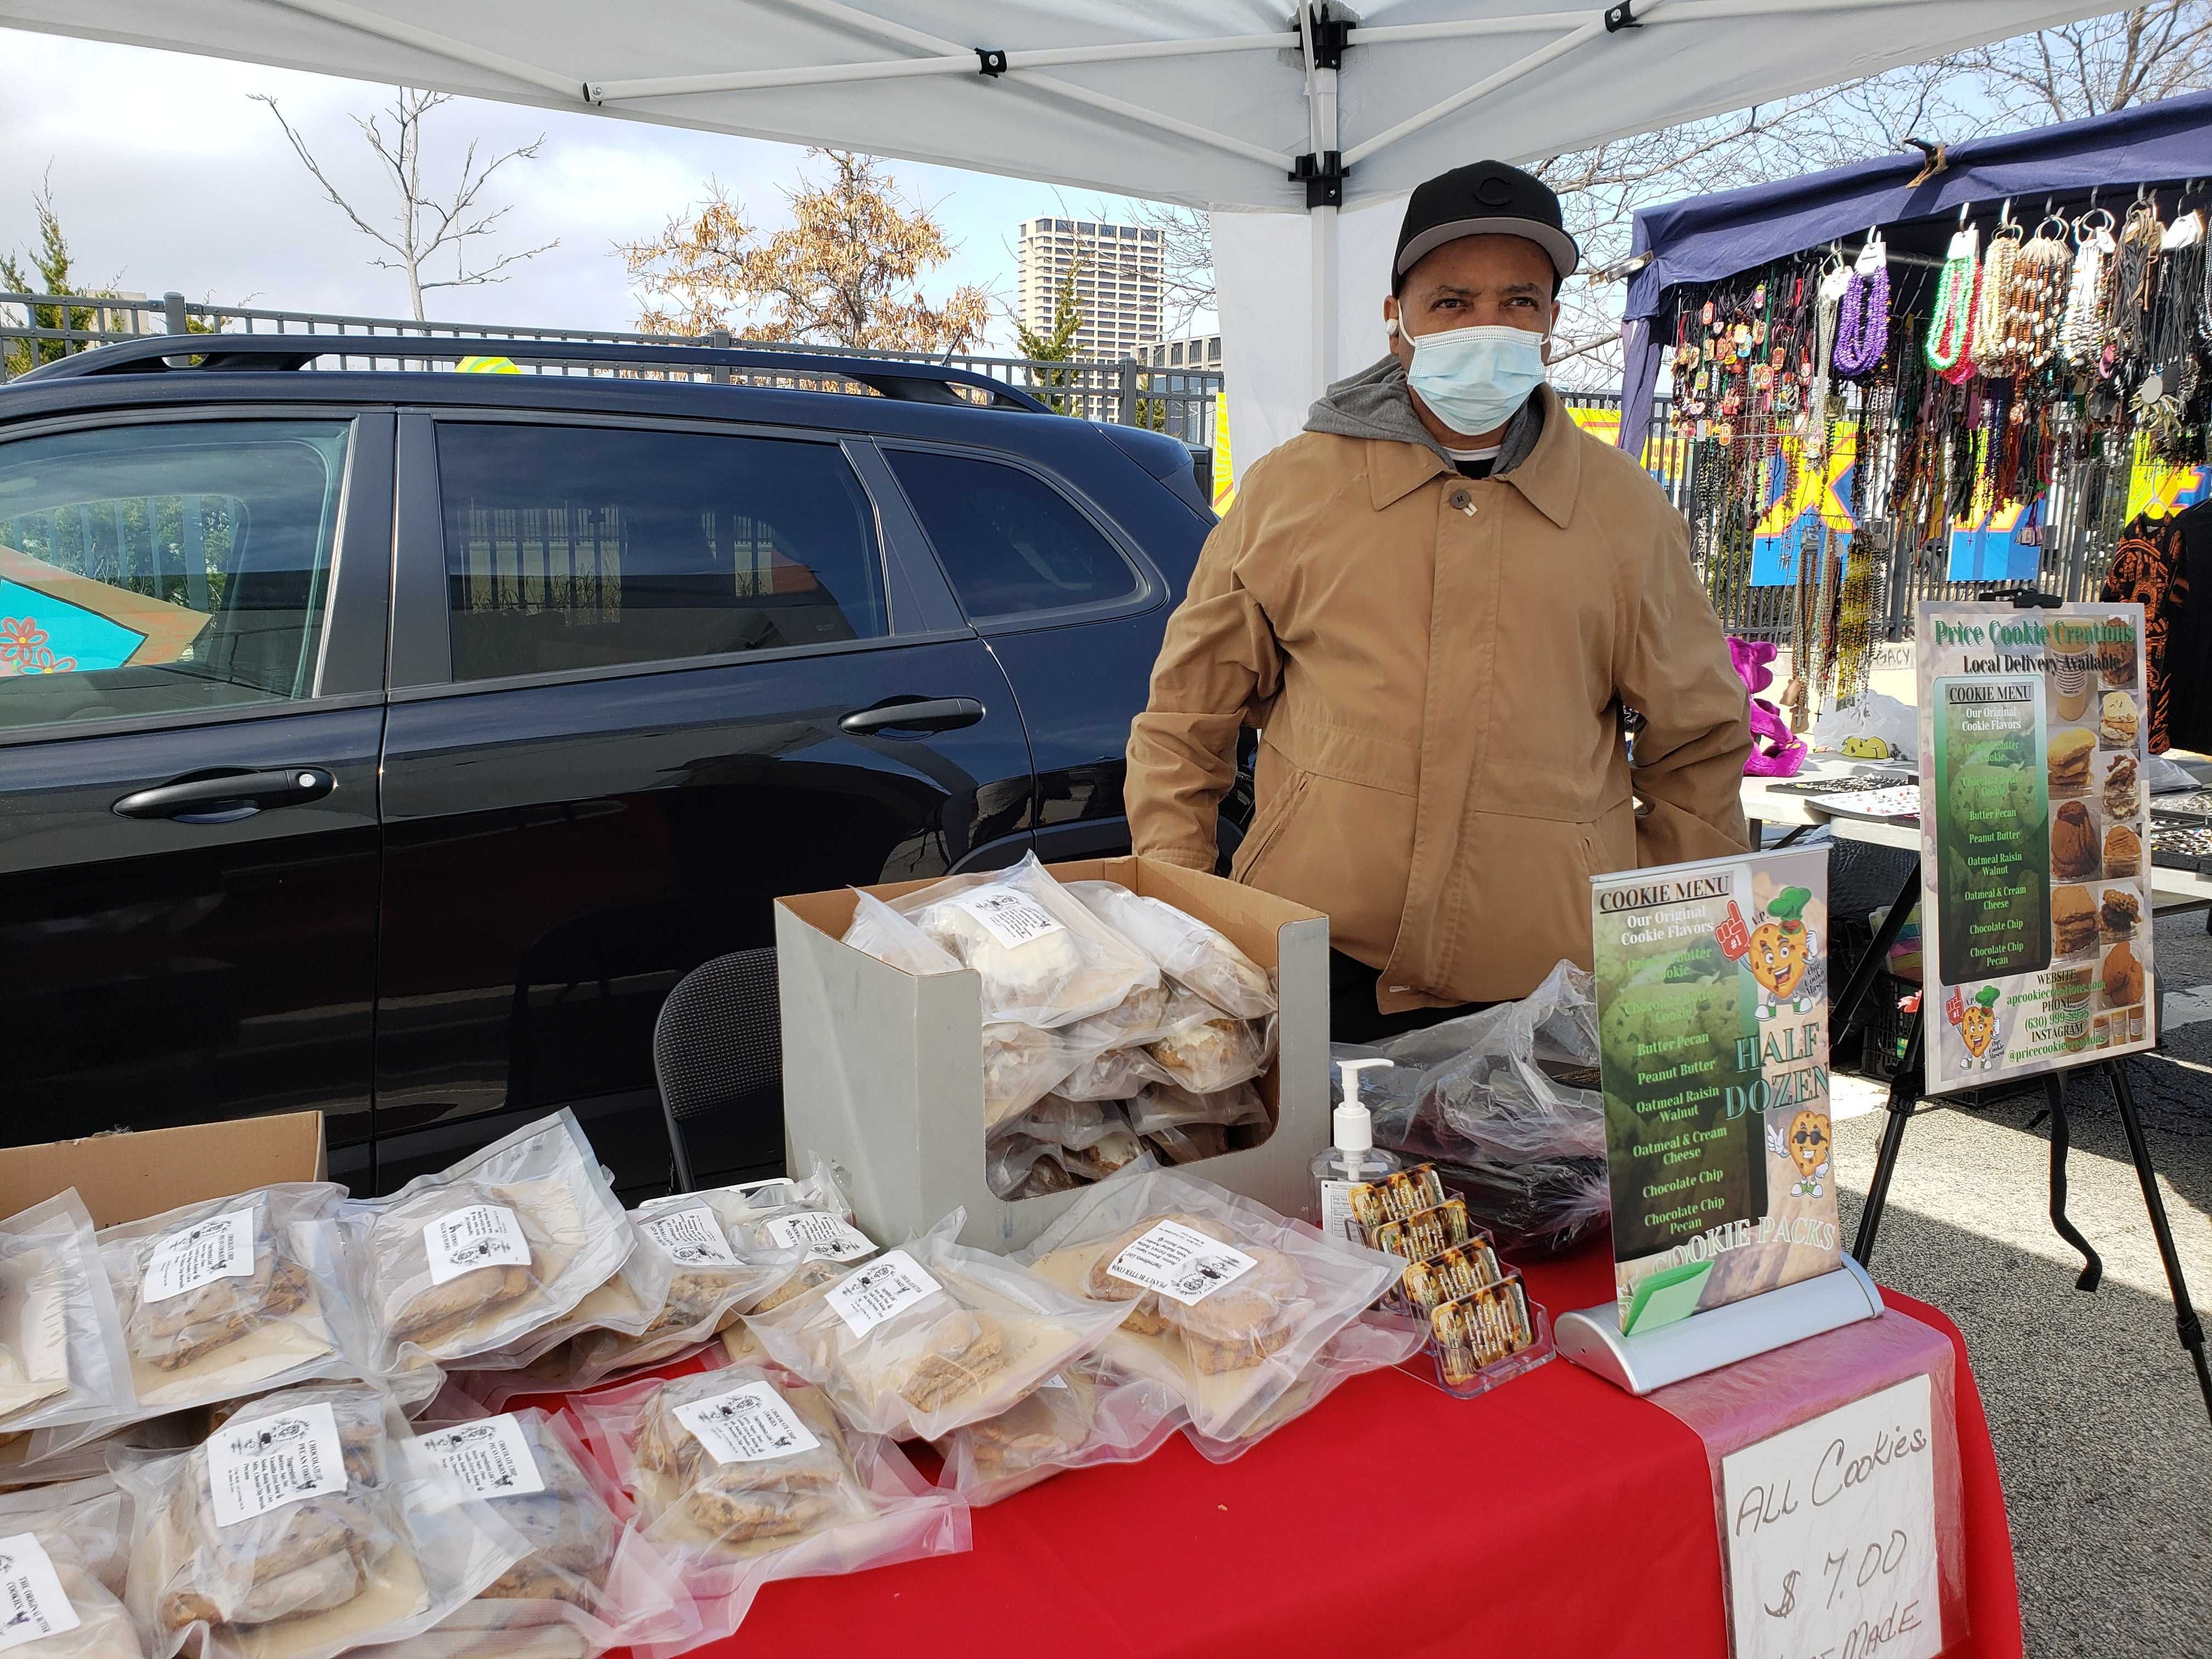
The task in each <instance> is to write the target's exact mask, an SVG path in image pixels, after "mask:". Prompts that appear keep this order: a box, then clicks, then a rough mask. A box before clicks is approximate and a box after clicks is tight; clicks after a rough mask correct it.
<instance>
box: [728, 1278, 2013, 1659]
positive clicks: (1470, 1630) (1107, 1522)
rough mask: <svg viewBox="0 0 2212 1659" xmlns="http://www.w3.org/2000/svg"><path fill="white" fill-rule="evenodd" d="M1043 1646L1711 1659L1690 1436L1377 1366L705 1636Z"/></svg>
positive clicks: (1411, 1657) (1986, 1538)
mask: <svg viewBox="0 0 2212 1659" xmlns="http://www.w3.org/2000/svg"><path fill="white" fill-rule="evenodd" d="M1526 1277H1527V1279H1528V1287H1529V1290H1530V1291H1531V1293H1532V1294H1534V1296H1535V1297H1537V1298H1538V1299H1539V1300H1541V1301H1542V1302H1543V1303H1544V1304H1546V1305H1547V1306H1548V1307H1549V1308H1551V1309H1552V1310H1553V1312H1554V1313H1557V1312H1559V1311H1562V1310H1565V1309H1569V1308H1578V1307H1588V1306H1589V1305H1591V1304H1594V1303H1596V1302H1600V1301H1602V1300H1604V1299H1605V1297H1607V1296H1608V1295H1609V1294H1610V1293H1611V1289H1612V1273H1611V1264H1610V1262H1609V1261H1608V1260H1607V1256H1606V1254H1605V1252H1604V1251H1603V1250H1602V1249H1585V1250H1583V1251H1582V1252H1580V1253H1579V1254H1578V1255H1574V1256H1571V1257H1569V1258H1567V1259H1566V1260H1565V1261H1559V1262H1553V1263H1549V1264H1540V1265H1537V1266H1534V1267H1529V1268H1528V1270H1527V1273H1526ZM1884 1294H1885V1296H1886V1297H1887V1299H1888V1303H1889V1305H1890V1306H1891V1307H1892V1308H1893V1309H1896V1310H1899V1311H1900V1312H1902V1313H1905V1314H1909V1315H1911V1316H1912V1317H1913V1318H1915V1319H1917V1320H1920V1321H1922V1322H1923V1323H1925V1324H1928V1325H1930V1326H1933V1327H1934V1328H1936V1329H1938V1330H1940V1331H1942V1332H1943V1333H1944V1334H1946V1335H1948V1337H1949V1338H1950V1339H1951V1341H1952V1344H1953V1346H1954V1348H1955V1349H1956V1350H1957V1353H1958V1362H1959V1365H1958V1416H1959V1458H1960V1466H1961V1474H1962V1476H1963V1480H1964V1488H1965V1520H1966V1593H1967V1602H1968V1607H1969V1609H1970V1614H1971V1618H1972V1632H1971V1633H1970V1634H1968V1635H1967V1636H1966V1637H1965V1638H1963V1639H1956V1640H1954V1642H1953V1644H1952V1645H1951V1646H1950V1647H1949V1648H1948V1649H1947V1650H1945V1651H1946V1654H1947V1656H1966V1655H1974V1656H1982V1659H2019V1656H2020V1654H2021V1628H2020V1599H2019V1593H2018V1589H2017V1587H2016V1585H2015V1582H2014V1578H2013V1564H2012V1543H2011V1539H2010V1536H2009V1534H2008V1531H2007V1528H2006V1525H2005V1512H2004V1498H2003V1495H2002V1492H2001V1491H2000V1490H1999V1488H1998V1486H1997V1469H1996V1455H1995V1454H1994V1453H1993V1452H1992V1450H1991V1449H1990V1435H1989V1425H1988V1424H1987V1422H1986V1421H1985V1420H1984V1418H1983V1415H1982V1402H1981V1396H1980V1395H1979V1393H1978V1391H1977V1390H1976V1389H1975V1387H1974V1383H1973V1378H1972V1373H1971V1372H1969V1370H1967V1367H1966V1346H1965V1344H1964V1342H1963V1341H1962V1340H1960V1335H1959V1332H1958V1329H1957V1328H1956V1327H1955V1326H1954V1325H1953V1324H1952V1323H1951V1322H1950V1321H1949V1320H1948V1319H1947V1318H1945V1317H1944V1316H1943V1315H1942V1314H1941V1313H1939V1312H1937V1311H1936V1310H1935V1309H1933V1308H1930V1307H1928V1306H1926V1305H1924V1304H1921V1303H1918V1302H1915V1301H1913V1300H1912V1299H1911V1297H1904V1296H1899V1294H1898V1293H1897V1292H1895V1291H1885V1292H1884ZM979 1644H981V1645H983V1646H1006V1645H1011V1646H1012V1647H1016V1648H1019V1649H1022V1650H1030V1649H1036V1650H1042V1651H1048V1652H1049V1653H1050V1654H1051V1656H1052V1659H1107V1656H1112V1659H1134V1656H1144V1659H1236V1656H1243V1655H1248V1654H1250V1655H1261V1654H1264V1655H1268V1656H1295V1655H1304V1654H1315V1655H1321V1654H1328V1655H1332V1656H1335V1655H1346V1654H1352V1655H1366V1654H1376V1655H1382V1654H1389V1655H1391V1656H1394V1659H1425V1656H1431V1655H1434V1656H1438V1659H1445V1656H1449V1659H1467V1656H1468V1655H1470V1654H1509V1653H1510V1654H1512V1655H1514V1656H1516V1659H1540V1656H1544V1655H1553V1654H1556V1655H1560V1656H1573V1659H1598V1656H1602V1655H1609V1654H1618V1655H1621V1656H1623V1659H1667V1656H1673V1655H1681V1656H1685V1659H1689V1656H1695V1659H1723V1656H1725V1655H1726V1654H1727V1652H1728V1634H1727V1614H1726V1612H1725V1610H1724V1608H1723V1603H1722V1600H1721V1577H1720V1545H1719V1541H1718V1539H1717V1537H1716V1535H1715V1528H1714V1522H1713V1510H1712V1492H1711V1482H1710V1478H1709V1476H1708V1474H1707V1473H1706V1467H1705V1451H1704V1449H1703V1448H1702V1447H1701V1446H1700V1444H1699V1441H1698V1438H1697V1436H1696V1435H1695V1434H1693V1433H1692V1431H1690V1430H1689V1429H1688V1428H1687V1427H1686V1426H1685V1425H1683V1424H1681V1423H1680V1422H1679V1421H1677V1420H1676V1419H1674V1418H1673V1417H1671V1416H1669V1415H1668V1413H1665V1412H1663V1411H1662V1410H1660V1409H1659V1408H1658V1407H1656V1406H1651V1405H1648V1404H1646V1403H1645V1402H1644V1401H1640V1400H1638V1399H1635V1398H1633V1397H1632V1396H1631V1395H1626V1394H1623V1393H1621V1392H1620V1390H1619V1389H1615V1388H1613V1386H1612V1385H1611V1384H1610V1383H1602V1382H1600V1381H1599V1380H1598V1379H1597V1378H1595V1377H1594V1376H1590V1375H1589V1374H1588V1373H1587V1372H1584V1371H1582V1370H1577V1368H1576V1367H1574V1366H1572V1365H1571V1364H1568V1363H1567V1362H1566V1361H1565V1360H1564V1359H1555V1360H1553V1362H1552V1363H1551V1364H1547V1365H1544V1366H1541V1367H1540V1368H1539V1369H1538V1370H1535V1371H1534V1372H1533V1373H1531V1374H1530V1375H1528V1376H1524V1377H1522V1378H1520V1379H1518V1380H1517V1381H1515V1382H1512V1383H1507V1384H1506V1385H1505V1386H1504V1387H1503V1388H1500V1389H1495V1390H1493V1391H1492V1392H1491V1393H1489V1394H1487V1395H1483V1396H1482V1397H1481V1398H1480V1399H1478V1400H1473V1401H1459V1400H1454V1399H1452V1398H1451V1397H1449V1395H1444V1394H1443V1393H1441V1392H1439V1391H1438V1390H1437V1389H1431V1388H1429V1387H1427V1386H1426V1385H1425V1384H1423V1383H1419V1382H1418V1381H1416V1380H1415V1379H1413V1378H1412V1377H1410V1376H1404V1375H1402V1374H1401V1373H1399V1372H1395V1371H1383V1372H1379V1373H1376V1375H1373V1376H1364V1377H1359V1378H1357V1379H1355V1380H1354V1381H1352V1382H1351V1383H1346V1384H1345V1385H1344V1386H1343V1387H1342V1388H1341V1389H1339V1390H1338V1391H1337V1392H1336V1393H1335V1394H1334V1395H1332V1396H1331V1397H1330V1398H1329V1399H1328V1400H1327V1401H1324V1402H1323V1403H1322V1405H1321V1406H1320V1407H1317V1408H1316V1409H1315V1410H1314V1411H1312V1412H1310V1413H1308V1414H1307V1415H1306V1416H1304V1417H1303V1418H1301V1419H1298V1420H1297V1422H1295V1423H1292V1424H1291V1425H1289V1426H1288V1427H1286V1428H1284V1429H1282V1430H1279V1431H1277V1432H1276V1433H1274V1434H1273V1435H1271V1436H1269V1437H1267V1439H1266V1440H1264V1441H1262V1442H1261V1443H1260V1444H1259V1445H1258V1446H1257V1447H1255V1449H1253V1450H1252V1451H1250V1452H1249V1453H1247V1454H1246V1455H1244V1456H1243V1457H1242V1458H1240V1459H1239V1460H1238V1461H1237V1462H1234V1463H1230V1464H1225V1465H1222V1466H1219V1467H1216V1466H1215V1465H1213V1464H1211V1463H1208V1462H1206V1461H1205V1460H1204V1459H1203V1458H1201V1457H1200V1456H1199V1455H1198V1454H1197V1453H1195V1452H1194V1451H1193V1450H1191V1449H1190V1448H1189V1446H1188V1444H1187V1443H1184V1442H1183V1441H1182V1439H1181V1438H1180V1437H1177V1438H1176V1439H1175V1440H1173V1441H1171V1442H1170V1443H1169V1444H1168V1445H1167V1446H1166V1447H1165V1448H1164V1449H1163V1450H1162V1451H1160V1452H1159V1453H1158V1455H1155V1456H1153V1457H1152V1458H1151V1459H1149V1460H1148V1461H1146V1462H1143V1463H1138V1464H1128V1465H1122V1466H1119V1467H1112V1468H1097V1469H1085V1470H1080V1471H1078V1472H1075V1473H1073V1474H1063V1475H1060V1476H1059V1477H1058V1478H1056V1479H1054V1480H1049V1481H1048V1482H1046V1483H1045V1484H1044V1485H1042V1486H1036V1487H1033V1488H1031V1489H1030V1491H1028V1492H1021V1493H1018V1494H1017V1495H1016V1496H1015V1497H1013V1498H1009V1499H1007V1500H1006V1502H1005V1503H1002V1504H994V1505H992V1506H991V1507H990V1508H988V1509H981V1510H976V1511H975V1550H974V1552H973V1553H971V1554H966V1555H958V1556H951V1557H947V1558H941V1559H933V1560H927V1561H918V1562H913V1563H909V1564H908V1565H903V1566H896V1567H884V1568H880V1569H878V1570H877V1571H873V1572H864V1573H858V1574H854V1575H853V1576H850V1577H842V1578H811V1579H799V1580H794V1581H790V1582H787V1583H775V1584H770V1585H769V1586H768V1587H767V1588H766V1589H764V1590H763V1591H762V1593H761V1595H760V1599H759V1600H758V1601H757V1602H756V1603H755V1604H754V1606H753V1608H752V1611H751V1613H750V1615H749V1616H748V1617H747V1618H746V1620H745V1623H744V1628H743V1629H742V1630H741V1631H739V1632H738V1635H737V1636H736V1638H733V1639H732V1640H731V1641H729V1642H726V1643H722V1644H717V1645H716V1646H714V1647H712V1648H708V1649H704V1650H702V1652H706V1653H716V1654H726V1655H731V1656H735V1655H738V1654H741V1653H742V1654H763V1653H823V1654H827V1653H841V1654H842V1653H852V1654H896V1655H898V1656H901V1659H924V1656H930V1655H935V1654H939V1653H942V1654H946V1655H958V1656H963V1659H965V1656H969V1655H971V1654H973V1653H974V1652H975V1651H976V1650H977V1649H978V1646H979Z"/></svg>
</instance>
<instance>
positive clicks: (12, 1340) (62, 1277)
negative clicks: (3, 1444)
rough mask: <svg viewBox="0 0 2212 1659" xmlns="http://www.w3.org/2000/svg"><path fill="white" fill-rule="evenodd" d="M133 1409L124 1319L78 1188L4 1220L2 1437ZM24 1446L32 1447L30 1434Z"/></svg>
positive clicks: (108, 1418) (0, 1264) (0, 1245)
mask: <svg viewBox="0 0 2212 1659" xmlns="http://www.w3.org/2000/svg"><path fill="white" fill-rule="evenodd" d="M136 1410H137V1400H136V1396H135V1395H133V1393H132V1390H131V1362H130V1356H129V1354H128V1352H126V1351H125V1347H124V1342H123V1326H122V1322H121V1320H120V1319H119V1318H118V1315H117V1309H116V1306H115V1297H114V1293H113V1291H112V1289H111V1287H110V1286H109V1285H108V1282H107V1274H106V1272H105V1271H103V1270H102V1268H101V1267H100V1250H99V1247H98V1244H97V1243H96V1242H95V1240H94V1234H93V1231H92V1216H91V1214H90V1213H89V1212H88V1211H87V1210H86V1209H85V1207H84V1200H82V1199H81V1198H79V1197H78V1196H77V1194H76V1188H74V1187H72V1188H69V1189H68V1190H66V1191H64V1192H62V1193H60V1194H57V1195H56V1196H54V1197H52V1198H50V1199H48V1200H46V1202H44V1203H43V1204H34V1205H33V1206H31V1207H30V1208H29V1209H27V1210H25V1211H23V1212H21V1214H19V1215H14V1216H10V1217H9V1218H8V1219H6V1220H5V1221H0V1438H8V1437H14V1436H17V1435H27V1434H29V1433H30V1432H31V1431H33V1430H37V1429H60V1428H64V1427H66V1426H70V1425H79V1424H91V1423H100V1422H108V1423H112V1422H114V1421H118V1420H120V1419H125V1418H127V1417H129V1416H131V1415H132V1414H133V1413H135V1412H136ZM22 1449H23V1451H24V1453H25V1455H34V1452H35V1449H34V1448H33V1447H32V1446H31V1444H30V1443H28V1442H25V1443H23V1448H22Z"/></svg>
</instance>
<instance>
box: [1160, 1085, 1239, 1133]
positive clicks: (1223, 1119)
mask: <svg viewBox="0 0 2212 1659" xmlns="http://www.w3.org/2000/svg"><path fill="white" fill-rule="evenodd" d="M1128 1114H1129V1127H1131V1128H1132V1129H1134V1130H1135V1131H1136V1132H1137V1133H1139V1134H1140V1135H1157V1134H1159V1133H1163V1132H1164V1131H1166V1130H1170V1129H1190V1128H1195V1127H1198V1126H1200V1125H1201V1124H1211V1125H1214V1126H1216V1127H1220V1128H1223V1129H1235V1128H1241V1127H1246V1126H1260V1125H1264V1124H1266V1122H1267V1102H1266V1101H1264V1100H1262V1099H1261V1098H1260V1091H1258V1090H1257V1089H1255V1088H1254V1087H1253V1086H1252V1085H1250V1084H1249V1083H1239V1084H1236V1085H1232V1086H1231V1087H1229V1088H1227V1089H1223V1090H1220V1091H1218V1092H1216V1093H1213V1094H1210V1095H1204V1094H1193V1093H1192V1092H1191V1091H1189V1090H1188V1089H1184V1088H1181V1087H1179V1086H1178V1085H1175V1084H1172V1083H1161V1084H1155V1085H1152V1086H1151V1087H1149V1088H1147V1089H1146V1090H1144V1091H1142V1092H1141V1093H1139V1095H1138V1096H1137V1097H1136V1098H1135V1099H1133V1100H1132V1101H1131V1102H1130V1103H1129V1106H1128Z"/></svg>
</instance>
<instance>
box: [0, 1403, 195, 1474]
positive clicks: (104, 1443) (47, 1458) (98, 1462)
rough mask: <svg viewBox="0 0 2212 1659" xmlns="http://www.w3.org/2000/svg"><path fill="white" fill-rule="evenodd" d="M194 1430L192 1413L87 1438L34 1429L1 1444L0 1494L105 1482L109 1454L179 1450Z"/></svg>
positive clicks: (78, 1432)
mask: <svg viewBox="0 0 2212 1659" xmlns="http://www.w3.org/2000/svg"><path fill="white" fill-rule="evenodd" d="M196 1429H197V1422H196V1421H195V1414H194V1413H172V1414H170V1415H167V1416H164V1417H148V1418H141V1419H137V1420H136V1421H133V1422H130V1423H125V1425H122V1426H121V1427H120V1428H113V1429H108V1430H106V1431H101V1432H95V1433H90V1434H83V1433H82V1431H81V1430H70V1429H63V1430H52V1429H40V1430H36V1431H33V1432H32V1433H30V1434H27V1435H25V1436H22V1437H21V1438H20V1439H19V1440H18V1441H16V1442H15V1443H12V1444H9V1443H0V1491H5V1490H8V1489H9V1488H15V1487H25V1486H50V1485H52V1484H53V1483H54V1482H56V1481H68V1480H87V1479H94V1478H97V1479H100V1480H106V1478H107V1465H108V1461H109V1459H108V1454H109V1453H110V1452H111V1451H131V1450H137V1451H181V1450H183V1449H185V1447H187V1446H189V1445H191V1443H193V1441H194V1440H196V1439H197V1437H198V1436H197V1434H196V1432H195V1430H196ZM80 1435H82V1437H79V1436H80ZM64 1436H68V1437H70V1438H69V1439H68V1440H67V1441H66V1443H62V1444H60V1445H59V1446H58V1449H48V1450H47V1451H46V1453H45V1455H42V1456H39V1457H36V1458H33V1456H32V1455H30V1454H31V1452H32V1450H33V1448H35V1447H37V1446H38V1445H39V1444H40V1442H41V1441H46V1442H48V1443H50V1444H51V1443H53V1442H57V1441H60V1440H61V1439H62V1437H64Z"/></svg>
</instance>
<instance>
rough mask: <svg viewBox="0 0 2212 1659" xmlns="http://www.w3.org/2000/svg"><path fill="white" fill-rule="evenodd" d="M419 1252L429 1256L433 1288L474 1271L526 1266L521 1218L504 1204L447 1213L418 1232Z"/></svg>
mask: <svg viewBox="0 0 2212 1659" xmlns="http://www.w3.org/2000/svg"><path fill="white" fill-rule="evenodd" d="M422 1248H423V1249H425V1250H427V1251H428V1252H429V1255H430V1282H431V1283H432V1284H433V1285H442V1284H444V1283H445V1282H446V1281H447V1279H459V1277H460V1276H461V1275H462V1274H463V1273H473V1272H475V1271H476V1270H477V1268H478V1267H528V1266H529V1265H530V1241H529V1240H528V1239H526V1238H525V1237H523V1236H522V1220H521V1218H520V1217H519V1216H517V1215H516V1214H515V1213H514V1212H513V1211H512V1210H510V1209H508V1208H507V1206H506V1205H504V1204H471V1205H469V1206H466V1207H465V1208H464V1209H459V1210H450V1211H448V1212H447V1213H445V1214H444V1215H441V1216H440V1217H439V1218H437V1219H436V1220H435V1221H434V1222H432V1223H431V1224H430V1225H428V1226H427V1227H425V1228H423V1229H422Z"/></svg>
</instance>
